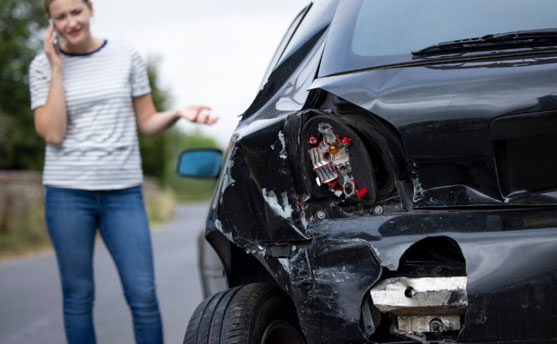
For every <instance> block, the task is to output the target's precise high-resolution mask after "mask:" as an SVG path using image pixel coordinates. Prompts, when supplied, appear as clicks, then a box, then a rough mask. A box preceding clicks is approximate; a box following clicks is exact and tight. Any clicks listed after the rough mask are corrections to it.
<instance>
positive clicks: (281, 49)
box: [261, 5, 311, 87]
mask: <svg viewBox="0 0 557 344" xmlns="http://www.w3.org/2000/svg"><path fill="white" fill-rule="evenodd" d="M310 7H311V5H308V6H307V7H305V8H304V9H303V10H302V11H301V12H300V13H299V14H298V15H297V16H296V18H294V20H293V21H292V23H291V24H290V26H289V27H288V29H287V30H286V33H285V34H284V36H283V37H282V40H281V41H280V43H279V45H278V47H277V49H276V50H275V53H274V54H273V58H272V59H271V62H270V63H269V66H268V67H267V71H265V75H264V76H263V80H262V81H261V87H263V85H264V84H265V83H266V82H267V78H269V75H270V74H271V72H272V71H273V69H274V68H275V66H276V65H277V62H278V61H279V59H280V57H281V56H282V55H283V52H284V50H285V49H286V46H287V45H288V43H289V42H290V40H291V39H292V36H293V35H294V32H296V29H297V28H298V26H299V25H300V22H301V21H302V19H303V18H304V16H305V15H306V13H307V11H308V10H309V8H310Z"/></svg>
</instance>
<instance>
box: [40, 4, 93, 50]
mask: <svg viewBox="0 0 557 344" xmlns="http://www.w3.org/2000/svg"><path fill="white" fill-rule="evenodd" d="M48 10H49V12H50V17H51V18H52V21H53V23H54V27H55V28H56V30H58V33H59V34H60V35H61V36H62V37H63V38H64V40H65V41H66V42H67V43H68V44H69V45H70V46H71V45H73V46H77V45H81V44H83V43H86V42H87V41H88V40H89V39H90V38H91V37H92V36H91V31H90V29H89V22H90V19H91V16H92V15H93V7H92V6H91V4H90V3H89V4H87V3H85V2H84V1H83V0H54V1H52V2H51V3H50V6H49V7H48Z"/></svg>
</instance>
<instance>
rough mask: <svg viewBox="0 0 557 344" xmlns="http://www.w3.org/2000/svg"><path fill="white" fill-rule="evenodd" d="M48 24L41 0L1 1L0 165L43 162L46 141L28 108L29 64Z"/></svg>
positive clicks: (20, 166)
mask: <svg viewBox="0 0 557 344" xmlns="http://www.w3.org/2000/svg"><path fill="white" fill-rule="evenodd" d="M46 25H47V20H46V16H45V14H44V10H43V7H42V1H40V0H28V1H21V0H1V1H0V169H33V170H40V169H41V168H42V165H43V153H44V142H43V140H42V139H41V138H40V137H39V136H38V135H37V134H36V133H35V129H34V122H33V113H32V112H31V109H30V108H29V105H30V103H29V87H28V66H29V63H30V62H31V60H32V59H33V57H34V56H35V54H36V53H37V52H38V51H40V49H41V40H40V32H41V30H42V29H43V28H44V27H46Z"/></svg>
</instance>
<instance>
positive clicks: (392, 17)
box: [320, 0, 557, 76]
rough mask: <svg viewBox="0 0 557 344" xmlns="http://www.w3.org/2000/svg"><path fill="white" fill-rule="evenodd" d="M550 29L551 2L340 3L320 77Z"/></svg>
mask: <svg viewBox="0 0 557 344" xmlns="http://www.w3.org/2000/svg"><path fill="white" fill-rule="evenodd" d="M555 28H557V1H556V0H527V1H525V0H350V1H341V3H340V5H339V8H338V11H337V15H336V17H335V19H334V21H333V24H332V26H331V32H330V34H329V38H328V41H327V46H326V48H325V55H324V57H323V61H322V64H321V70H320V76H325V75H330V74H336V73H341V72H346V71H350V70H355V69H361V68H368V67H376V66H381V65H386V64H393V63H400V62H406V61H409V60H412V55H411V52H412V51H415V50H420V49H423V48H426V47H428V46H431V45H434V44H438V43H441V42H447V41H453V40H458V39H465V38H473V37H482V36H485V35H488V34H497V33H506V32H513V31H522V30H538V29H555Z"/></svg>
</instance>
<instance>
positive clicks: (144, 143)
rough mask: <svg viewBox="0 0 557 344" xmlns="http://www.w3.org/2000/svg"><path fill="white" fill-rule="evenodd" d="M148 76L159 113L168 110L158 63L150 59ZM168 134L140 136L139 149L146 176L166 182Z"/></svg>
mask: <svg viewBox="0 0 557 344" xmlns="http://www.w3.org/2000/svg"><path fill="white" fill-rule="evenodd" d="M147 74H148V76H149V85H150V86H151V97H152V98H153V103H154V105H155V108H156V109H157V111H164V110H167V108H168V103H169V102H170V96H169V95H168V92H167V91H166V90H164V89H162V88H161V87H160V86H159V79H158V75H157V61H156V60H155V59H152V58H151V59H148V62H147ZM167 141H168V133H167V132H164V133H161V134H159V135H156V136H154V137H145V136H142V135H139V147H140V150H141V161H142V165H143V172H144V173H145V175H148V176H152V177H156V178H159V179H160V180H161V181H163V182H164V176H165V173H166V167H167V164H166V161H167V160H168V147H167Z"/></svg>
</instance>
